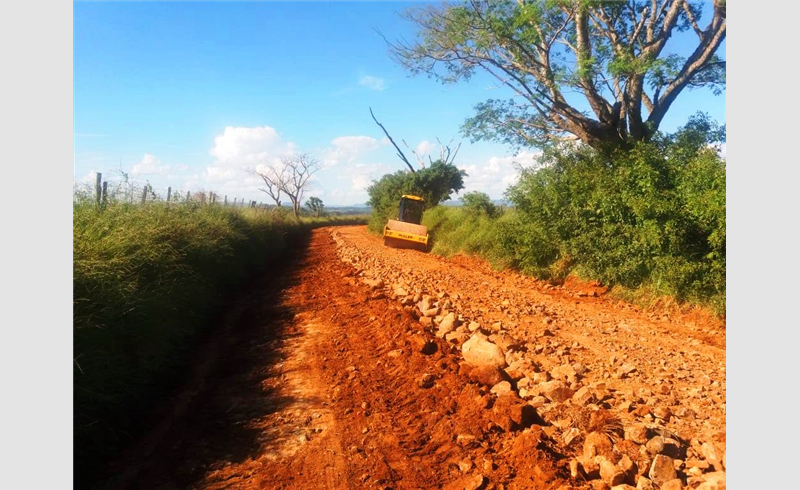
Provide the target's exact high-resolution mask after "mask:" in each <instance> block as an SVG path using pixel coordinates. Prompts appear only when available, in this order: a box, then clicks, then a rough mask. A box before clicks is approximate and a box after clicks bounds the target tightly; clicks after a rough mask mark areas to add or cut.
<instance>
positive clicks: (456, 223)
mask: <svg viewBox="0 0 800 490" xmlns="http://www.w3.org/2000/svg"><path fill="white" fill-rule="evenodd" d="M506 221H507V220H506V219H505V216H502V215H501V212H500V211H499V210H498V211H497V213H496V214H494V215H491V216H490V215H488V214H487V213H485V212H483V211H482V210H479V209H476V208H467V207H466V206H461V207H452V206H436V207H435V208H433V209H431V210H430V211H428V212H427V213H425V216H424V217H423V218H422V224H423V225H425V226H427V227H428V232H429V233H430V234H431V237H432V242H431V252H433V253H435V254H439V255H444V256H446V257H449V256H451V255H454V254H456V253H458V252H465V253H468V254H474V255H480V256H481V257H484V258H486V259H487V260H489V261H490V262H491V263H492V264H493V265H495V266H497V267H505V266H508V265H510V264H509V263H508V260H507V258H506V257H505V252H504V250H503V249H502V248H501V247H500V242H499V241H498V240H497V236H498V231H499V229H500V227H502V226H503V225H504V223H505V222H506Z"/></svg>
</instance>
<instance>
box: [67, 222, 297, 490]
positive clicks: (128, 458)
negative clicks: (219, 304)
mask: <svg viewBox="0 0 800 490" xmlns="http://www.w3.org/2000/svg"><path fill="white" fill-rule="evenodd" d="M309 241H310V233H309V234H304V236H301V237H297V238H296V242H295V243H293V244H292V245H293V246H292V247H291V251H290V252H287V254H286V255H285V256H284V257H283V258H282V259H281V260H280V261H276V262H275V263H273V264H271V265H270V266H269V267H268V268H267V270H266V271H265V273H263V274H260V275H259V276H258V277H256V278H254V279H253V280H251V281H250V283H249V284H248V285H247V286H246V287H245V289H244V292H243V293H242V294H241V295H240V296H239V297H238V298H237V299H236V300H234V301H232V304H231V306H230V308H228V310H227V311H226V312H225V314H224V315H223V317H222V321H221V322H220V323H221V324H220V325H219V327H218V328H216V329H212V331H213V333H211V334H210V336H209V338H208V339H206V340H205V341H203V342H200V343H199V344H198V346H199V347H198V349H197V352H196V354H195V355H193V358H192V364H191V368H190V372H189V374H188V376H187V379H186V381H185V383H184V384H183V386H182V387H181V388H180V389H179V391H178V392H177V393H176V394H175V395H174V396H173V397H172V398H170V400H168V401H166V402H165V403H164V404H163V405H162V406H161V407H159V408H158V409H157V410H156V411H155V413H152V414H147V415H146V417H147V418H148V419H150V420H152V422H151V423H148V424H147V425H148V431H147V433H146V434H144V435H143V436H142V437H140V438H139V439H138V440H137V441H136V442H135V443H134V445H133V446H132V447H131V448H130V450H129V451H128V452H127V453H126V454H125V455H124V456H123V457H121V458H119V459H118V460H117V461H115V462H114V463H113V464H112V465H110V468H109V470H108V473H107V474H106V475H105V477H103V478H98V479H97V480H96V483H95V484H94V485H92V486H91V488H114V489H139V488H141V489H145V488H147V489H153V488H186V487H194V486H196V485H197V483H198V482H199V481H200V479H202V477H203V476H204V475H205V474H206V473H207V472H208V471H210V470H213V469H214V468H218V467H221V466H225V465H226V464H228V463H230V464H235V463H240V462H243V461H246V460H247V459H248V458H251V457H254V456H256V455H258V454H260V453H262V452H263V449H264V447H268V446H270V445H273V444H278V443H279V441H278V440H277V439H279V438H281V437H283V435H282V434H276V433H274V432H273V433H271V432H269V431H265V430H264V428H263V427H260V424H259V421H260V420H262V419H264V418H265V417H268V416H269V415H270V414H272V413H275V412H277V411H279V410H281V409H282V408H284V407H286V406H287V405H292V404H296V403H303V402H304V400H299V399H297V398H296V397H291V396H285V395H283V394H279V393H278V392H277V390H275V389H274V388H273V387H274V385H276V384H278V383H279V381H280V380H279V378H277V377H278V376H280V369H278V368H277V367H276V366H280V363H282V362H283V361H284V357H285V356H284V354H283V353H282V352H281V351H280V350H279V347H280V346H281V345H282V343H283V342H285V341H286V340H287V339H289V338H291V337H293V336H296V335H297V334H295V333H292V332H288V331H287V327H288V326H289V325H291V323H292V320H293V318H294V315H295V312H294V311H292V309H291V308H288V307H287V306H285V304H284V303H285V302H284V301H283V297H282V295H283V292H284V291H285V290H286V289H287V288H290V287H291V286H293V285H295V284H296V282H297V278H296V274H295V272H296V271H298V270H299V267H300V265H301V264H302V263H303V261H304V260H306V258H307V256H308V253H309ZM187 461H191V462H193V463H194V465H193V466H191V467H187V466H188V465H187V464H186V462H187ZM98 476H99V475H98ZM76 483H78V482H76ZM84 488H86V487H84Z"/></svg>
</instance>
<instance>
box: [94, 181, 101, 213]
mask: <svg viewBox="0 0 800 490" xmlns="http://www.w3.org/2000/svg"><path fill="white" fill-rule="evenodd" d="M102 180H103V174H101V173H100V172H97V174H96V175H95V183H94V194H95V197H94V198H95V200H96V201H97V207H98V208H99V207H100V199H101V198H102V196H101V193H102V189H101V188H100V182H102Z"/></svg>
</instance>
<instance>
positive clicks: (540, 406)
mask: <svg viewBox="0 0 800 490" xmlns="http://www.w3.org/2000/svg"><path fill="white" fill-rule="evenodd" d="M295 260H296V264H294V265H293V266H292V267H288V268H286V271H285V272H283V273H281V274H280V275H279V276H280V277H275V278H272V279H270V281H269V282H267V283H265V285H264V286H263V289H257V290H256V291H255V292H254V293H253V294H251V295H250V296H249V297H248V298H247V300H246V301H245V303H243V304H241V305H240V306H239V308H238V310H236V311H237V312H238V313H237V314H236V315H235V316H234V318H232V319H231V321H230V322H229V323H230V325H228V326H227V328H226V329H225V330H224V332H225V333H224V341H223V339H222V338H221V339H220V342H218V344H215V345H216V347H215V350H214V354H213V355H214V356H216V357H218V359H217V360H216V362H215V363H214V364H213V367H211V368H207V369H206V370H205V371H203V373H202V375H198V376H197V377H199V378H202V380H200V381H199V382H194V383H191V384H190V385H189V386H188V387H187V390H188V393H189V394H190V395H187V394H186V393H187V391H186V390H185V392H184V394H183V395H184V398H183V399H187V398H186V397H187V396H188V398H190V399H191V401H190V402H187V403H185V404H184V405H185V409H184V410H182V411H181V413H178V414H172V416H171V417H169V418H168V419H169V422H168V423H162V424H160V426H159V427H158V428H156V429H154V433H153V434H151V435H150V436H149V437H148V438H146V441H147V442H143V443H142V444H140V445H139V446H138V447H137V448H136V449H135V450H134V451H133V452H132V453H131V455H129V456H128V457H126V458H125V459H124V460H123V461H121V462H120V463H119V472H120V476H119V477H118V478H116V479H114V480H113V481H112V482H111V483H110V485H109V486H113V487H118V488H147V489H152V488H287V489H288V488H292V489H295V488H302V489H306V488H309V489H310V488H336V489H338V488H449V489H462V488H470V489H477V488H487V489H489V488H507V489H512V488H533V489H550V488H553V489H555V488H593V489H597V488H612V487H616V486H619V488H626V487H625V486H624V485H631V487H627V488H665V489H666V488H686V487H689V488H702V489H711V488H724V487H725V473H724V464H725V402H726V398H725V326H724V324H722V323H721V322H719V321H715V320H713V319H709V318H707V317H703V316H701V315H699V314H695V315H688V314H684V315H678V314H674V313H673V314H672V315H671V316H668V315H663V314H659V315H654V314H645V313H643V312H641V311H639V310H638V309H637V308H635V307H633V306H630V305H627V304H623V303H620V302H618V301H615V300H612V299H610V298H607V297H605V296H604V294H603V292H604V290H603V288H601V287H598V286H593V285H587V284H582V285H581V284H575V285H569V284H568V285H566V286H563V287H562V286H551V285H548V284H546V283H544V282H540V281H536V280H533V279H531V278H526V277H523V276H520V275H517V274H515V273H509V272H496V271H493V270H491V269H490V268H489V267H488V266H487V265H486V264H485V263H484V262H482V261H480V260H477V259H472V258H466V257H457V258H455V259H453V260H444V259H442V258H439V257H436V256H432V255H426V254H422V253H420V252H417V251H414V250H396V249H387V248H384V247H383V245H382V243H381V241H380V240H379V239H378V238H377V237H374V236H371V235H369V234H367V232H366V230H365V229H364V228H363V227H342V228H334V229H319V230H316V231H314V232H313V235H312V237H311V241H310V243H309V245H308V248H307V250H306V251H305V252H304V253H302V254H299V255H297V257H296V258H295ZM269 288H272V289H275V288H277V290H279V291H280V294H279V297H275V294H274V293H271V294H272V296H271V297H270V296H269V295H270V293H268V289H269ZM267 297H270V299H269V301H266V300H265V299H266V298H267Z"/></svg>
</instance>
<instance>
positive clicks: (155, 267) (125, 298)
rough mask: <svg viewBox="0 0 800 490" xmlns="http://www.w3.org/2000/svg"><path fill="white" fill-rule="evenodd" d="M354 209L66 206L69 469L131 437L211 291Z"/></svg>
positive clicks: (79, 468)
mask: <svg viewBox="0 0 800 490" xmlns="http://www.w3.org/2000/svg"><path fill="white" fill-rule="evenodd" d="M365 222H366V219H365V217H358V216H356V217H346V218H336V219H326V218H316V219H304V220H303V221H301V222H297V221H295V220H293V219H291V218H288V217H286V216H285V215H281V214H276V213H270V212H267V211H264V210H262V209H254V208H233V207H223V206H209V205H197V204H181V205H171V206H167V205H165V204H158V203H154V204H150V205H145V206H137V205H130V204H119V203H117V204H111V205H109V206H107V207H106V208H105V209H104V210H102V211H100V210H98V209H96V208H95V207H94V206H93V205H92V204H90V203H87V202H86V201H85V200H76V203H75V204H74V205H73V261H74V262H73V279H74V282H73V301H74V303H73V327H74V330H73V340H74V363H73V373H74V385H73V386H74V438H75V439H74V445H75V446H74V447H75V462H76V477H79V476H80V475H81V474H82V473H86V472H87V471H90V470H91V466H92V465H94V464H98V461H101V460H102V459H103V458H104V457H106V455H108V454H113V452H114V451H115V450H116V449H117V448H119V447H121V446H124V445H125V444H126V442H128V441H129V440H130V439H131V436H130V431H132V430H134V429H135V427H136V425H137V422H138V421H137V419H136V417H137V414H140V413H142V411H144V410H146V408H147V407H148V406H150V405H151V403H152V401H153V399H154V397H155V396H157V395H158V392H159V391H160V390H161V389H163V388H164V387H165V386H164V385H165V380H167V379H169V378H170V376H171V374H172V373H174V372H175V371H176V370H177V368H179V365H180V363H181V362H182V361H183V359H185V354H186V350H187V349H188V348H189V347H190V345H191V340H192V339H193V338H194V337H195V336H196V334H198V333H199V332H201V331H202V330H203V329H205V328H207V326H208V324H209V318H210V316H211V314H212V313H213V312H214V311H215V309H216V308H218V306H219V305H220V299H221V298H222V297H223V296H224V295H225V294H226V293H230V292H234V291H236V289H237V288H238V287H239V286H240V285H241V284H242V282H243V281H244V280H245V279H246V278H247V277H248V276H249V275H251V274H253V273H254V272H258V271H263V270H264V268H265V266H266V265H267V264H268V263H269V261H270V260H272V259H275V258H277V257H278V256H280V254H281V253H283V251H284V250H285V249H286V248H287V247H288V246H289V238H290V237H291V236H292V235H296V234H299V233H302V232H304V231H306V230H308V229H310V228H312V227H316V226H324V225H327V224H334V223H341V224H344V223H360V224H363V223H365Z"/></svg>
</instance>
